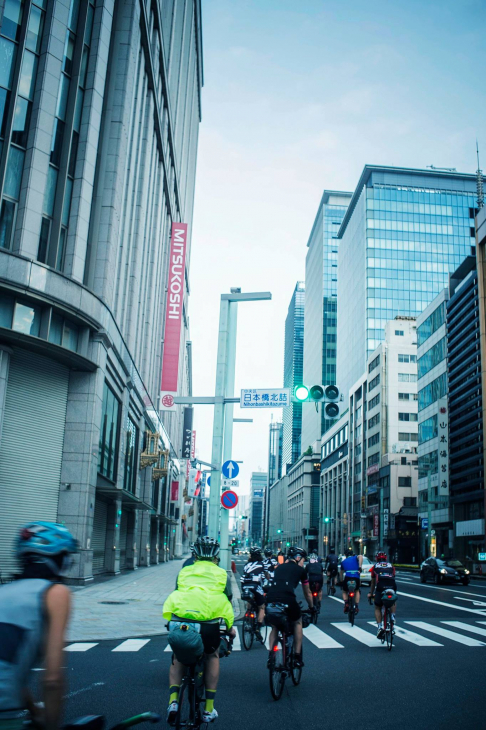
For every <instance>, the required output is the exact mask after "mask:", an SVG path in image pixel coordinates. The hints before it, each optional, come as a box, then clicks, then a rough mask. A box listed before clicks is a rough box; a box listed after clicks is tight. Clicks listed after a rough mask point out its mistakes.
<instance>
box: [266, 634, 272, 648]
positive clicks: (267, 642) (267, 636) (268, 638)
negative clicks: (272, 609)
mask: <svg viewBox="0 0 486 730" xmlns="http://www.w3.org/2000/svg"><path fill="white" fill-rule="evenodd" d="M271 633H272V632H271V630H269V631H267V635H266V637H265V646H266V647H267V649H268V651H270V634H271Z"/></svg>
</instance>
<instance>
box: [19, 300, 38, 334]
mask: <svg viewBox="0 0 486 730" xmlns="http://www.w3.org/2000/svg"><path fill="white" fill-rule="evenodd" d="M40 318H41V308H40V307H34V306H32V305H31V304H27V303H22V302H16V303H15V309H14V315H13V322H12V329H13V330H15V332H22V334H24V335H34V337H39V330H40Z"/></svg>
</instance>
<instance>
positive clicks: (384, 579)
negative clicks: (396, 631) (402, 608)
mask: <svg viewBox="0 0 486 730" xmlns="http://www.w3.org/2000/svg"><path fill="white" fill-rule="evenodd" d="M387 588H393V590H394V591H395V592H397V582H396V580H395V568H394V567H393V565H392V564H391V563H389V562H388V558H387V556H386V553H384V552H382V551H380V552H378V553H376V563H375V564H374V565H373V567H372V568H371V585H370V592H369V593H368V598H373V594H374V598H375V619H376V623H377V624H378V632H377V634H376V636H377V638H378V639H381V637H382V636H383V631H384V628H383V616H382V613H381V609H382V606H383V600H382V595H383V591H384V590H386V589H387ZM395 611H396V603H395V604H394V605H393V606H392V607H391V615H392V621H393V623H395Z"/></svg>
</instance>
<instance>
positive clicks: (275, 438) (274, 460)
mask: <svg viewBox="0 0 486 730" xmlns="http://www.w3.org/2000/svg"><path fill="white" fill-rule="evenodd" d="M284 410H286V409H284ZM282 432H283V424H282V423H281V422H279V421H272V422H271V423H270V427H269V437H268V484H269V485H270V484H273V483H274V482H276V481H277V479H280V477H281V476H282Z"/></svg>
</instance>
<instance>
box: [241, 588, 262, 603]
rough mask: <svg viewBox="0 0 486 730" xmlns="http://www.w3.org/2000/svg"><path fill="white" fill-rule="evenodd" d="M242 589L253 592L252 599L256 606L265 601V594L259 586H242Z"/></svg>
mask: <svg viewBox="0 0 486 730" xmlns="http://www.w3.org/2000/svg"><path fill="white" fill-rule="evenodd" d="M242 590H243V591H250V592H251V593H252V594H253V600H254V601H255V603H256V605H257V606H258V608H260V606H263V604H264V602H265V596H264V594H263V590H262V589H261V587H260V586H251V585H250V586H243V588H242Z"/></svg>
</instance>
